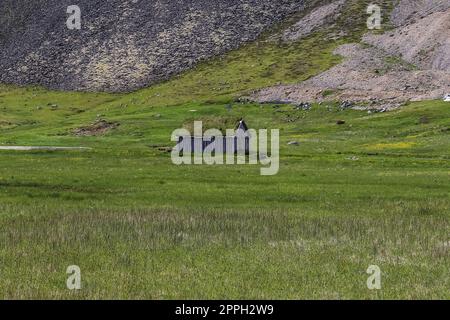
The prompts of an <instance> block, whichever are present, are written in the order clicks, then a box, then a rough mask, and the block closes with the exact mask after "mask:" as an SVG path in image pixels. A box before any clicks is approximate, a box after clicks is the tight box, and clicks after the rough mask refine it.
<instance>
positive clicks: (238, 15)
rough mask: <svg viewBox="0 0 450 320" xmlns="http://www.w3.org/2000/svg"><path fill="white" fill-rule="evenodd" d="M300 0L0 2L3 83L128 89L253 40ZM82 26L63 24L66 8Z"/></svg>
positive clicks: (294, 8)
mask: <svg viewBox="0 0 450 320" xmlns="http://www.w3.org/2000/svg"><path fill="white" fill-rule="evenodd" d="M307 2H308V1H305V0H226V1H225V0H177V1H174V0H157V1H148V0H108V1H104V0H77V1H72V0H33V1H29V0H1V2H0V69H1V70H2V72H1V73H0V82H3V83H13V84H19V85H27V84H38V85H44V86H46V87H48V88H53V89H63V90H82V91H108V92H126V91H131V90H135V89H138V88H142V87H145V86H148V85H151V84H153V83H156V82H159V81H162V80H165V79H168V78H169V77H171V76H173V75H176V74H179V73H180V72H182V71H184V70H186V69H189V68H191V67H192V66H194V65H195V64H196V63H197V62H199V61H201V60H203V59H207V58H210V57H212V56H215V55H218V54H222V53H224V52H226V51H229V50H232V49H235V48H238V47H239V46H240V45H241V44H243V43H245V42H247V41H252V40H255V39H256V38H257V37H258V36H259V35H260V34H261V33H262V32H263V31H264V30H266V29H268V28H269V27H271V26H272V25H274V24H276V23H278V22H280V21H282V20H283V19H285V18H286V17H287V16H289V15H290V14H293V13H295V12H298V11H300V10H302V9H304V7H305V6H306V3H307ZM73 4H77V5H78V6H79V7H80V8H81V12H82V29H81V30H69V29H68V28H67V27H66V20H67V18H68V14H67V13H66V10H67V7H68V6H69V5H73Z"/></svg>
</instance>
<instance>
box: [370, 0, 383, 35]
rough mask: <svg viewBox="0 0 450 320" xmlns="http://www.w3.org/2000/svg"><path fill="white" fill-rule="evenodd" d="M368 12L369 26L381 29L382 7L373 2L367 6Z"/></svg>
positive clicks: (372, 28) (371, 28)
mask: <svg viewBox="0 0 450 320" xmlns="http://www.w3.org/2000/svg"><path fill="white" fill-rule="evenodd" d="M367 14H369V15H370V16H369V18H367V28H368V29H369V30H374V29H377V30H380V29H381V22H382V20H383V19H382V17H381V7H380V6H379V5H376V4H371V5H369V6H368V7H367Z"/></svg>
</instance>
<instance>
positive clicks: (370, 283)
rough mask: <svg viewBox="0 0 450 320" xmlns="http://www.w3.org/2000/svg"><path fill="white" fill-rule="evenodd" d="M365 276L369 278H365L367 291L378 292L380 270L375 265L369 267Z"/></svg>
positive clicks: (379, 287)
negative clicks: (367, 275)
mask: <svg viewBox="0 0 450 320" xmlns="http://www.w3.org/2000/svg"><path fill="white" fill-rule="evenodd" d="M366 272H367V274H369V275H370V276H369V277H368V278H367V289H369V290H380V289H381V269H380V267H379V266H377V265H370V266H369V267H368V268H367V271H366Z"/></svg>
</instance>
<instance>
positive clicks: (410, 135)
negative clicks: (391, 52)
mask: <svg viewBox="0 0 450 320" xmlns="http://www.w3.org/2000/svg"><path fill="white" fill-rule="evenodd" d="M355 3H356V4H357V3H358V2H356V1H350V4H349V6H357V5H356V4H355ZM359 5H360V4H358V6H357V7H358V8H359ZM349 16H351V15H350V14H349ZM347 18H348V17H347ZM342 19H344V20H345V19H346V17H343V18H342ZM342 25H346V24H345V23H344V22H343V24H342ZM359 32H360V31H357V32H356V31H355V33H352V35H351V36H349V37H348V38H343V39H340V40H336V41H330V40H329V39H327V38H326V37H324V34H322V33H316V34H314V35H312V36H311V37H309V38H307V39H305V40H302V41H300V42H297V43H294V44H291V45H286V44H281V43H274V42H270V41H269V40H267V38H264V37H263V39H261V40H260V41H258V42H256V43H252V44H249V45H247V46H245V47H244V48H242V49H240V50H237V51H234V52H231V53H229V54H227V55H225V56H223V57H219V58H216V59H215V60H213V61H210V62H205V63H202V64H201V65H199V66H198V67H197V68H195V69H193V70H191V71H189V72H186V73H184V74H183V75H181V76H179V77H176V78H175V79H173V80H170V81H168V82H165V83H161V84H158V85H155V86H152V87H150V88H147V89H143V90H140V91H137V92H133V93H129V94H105V93H77V92H54V91H49V90H45V89H42V88H37V87H24V88H19V87H13V86H6V85H3V86H0V146H6V145H30V146H32V145H40V146H49V145H51V146H77V147H78V146H82V147H89V148H91V149H89V150H83V151H54V152H50V151H26V152H24V151H20V152H19V151H0V230H1V232H0V298H3V299H32V298H35V299H110V298H112V299H133V298H136V299H419V298H420V299H423V298H427V299H428V298H430V299H449V298H450V293H449V292H450V290H449V289H450V236H449V234H450V232H449V231H450V183H449V182H450V162H449V161H450V105H449V104H448V103H446V102H442V101H424V102H411V103H409V104H407V105H405V106H403V107H402V108H401V109H399V110H396V111H392V112H386V113H373V114H368V113H367V111H356V110H341V109H340V108H339V103H338V102H335V101H330V102H329V103H324V104H321V105H317V104H314V105H313V108H312V109H311V110H310V111H301V110H294V109H293V107H292V106H290V105H282V106H281V107H279V108H275V107H274V105H270V104H265V105H260V104H256V103H247V102H238V101H237V100H236V98H237V97H239V96H240V95H242V94H243V93H245V92H248V91H250V90H254V89H257V88H261V87H264V86H268V85H273V84H276V83H278V82H283V83H286V82H298V81H301V80H304V79H307V78H308V77H310V76H312V75H315V74H317V73H319V72H320V71H322V70H326V69H327V68H329V67H331V66H333V65H334V64H336V63H338V62H339V61H340V58H339V57H336V56H333V54H332V51H333V49H334V48H336V46H338V45H339V44H341V43H344V42H349V41H353V40H354V38H355V34H356V35H358V34H359ZM312 48H314V50H312ZM230 106H231V107H230ZM241 117H242V118H244V119H245V120H246V122H247V124H248V125H249V126H250V127H251V128H254V129H260V128H267V129H280V140H281V146H280V156H281V159H280V171H279V173H278V174H277V175H275V176H261V175H260V171H259V170H260V167H261V165H234V166H226V165H222V166H207V165H191V166H176V165H173V164H172V162H171V159H170V153H168V152H167V149H168V148H171V147H173V146H174V143H173V142H171V141H170V135H171V133H172V131H173V130H175V129H177V128H181V127H183V126H184V127H188V126H189V125H191V124H192V122H193V121H194V120H202V121H203V122H204V124H205V125H206V126H211V127H213V126H219V127H224V128H225V127H228V126H229V124H230V123H234V122H235V121H236V120H237V119H239V118H241ZM96 119H106V120H108V121H112V122H117V123H119V124H120V125H119V126H118V127H117V128H116V129H114V130H111V131H109V132H108V133H106V134H105V135H101V136H77V135H74V134H73V130H74V129H76V128H79V127H82V126H87V125H89V124H91V123H93V122H94V121H95V120H96ZM338 120H344V121H345V124H343V125H337V124H336V122H337V121H338ZM289 141H298V142H299V145H298V146H296V145H288V142H289ZM69 265H78V266H80V268H81V272H82V289H81V290H78V291H70V290H68V289H67V288H66V279H67V277H68V275H67V274H66V268H67V267H68V266H69ZM369 265H378V266H379V267H380V268H381V271H382V289H381V290H369V289H368V288H367V286H366V280H367V278H368V276H369V275H368V274H367V273H366V270H367V268H368V266H369Z"/></svg>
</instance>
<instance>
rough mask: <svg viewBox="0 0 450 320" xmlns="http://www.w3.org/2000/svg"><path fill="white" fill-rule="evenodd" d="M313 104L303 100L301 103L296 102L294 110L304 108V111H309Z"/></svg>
mask: <svg viewBox="0 0 450 320" xmlns="http://www.w3.org/2000/svg"><path fill="white" fill-rule="evenodd" d="M311 108H312V106H311V104H310V103H308V102H301V103H299V104H296V105H295V106H294V110H303V111H309V110H311Z"/></svg>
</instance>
